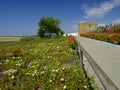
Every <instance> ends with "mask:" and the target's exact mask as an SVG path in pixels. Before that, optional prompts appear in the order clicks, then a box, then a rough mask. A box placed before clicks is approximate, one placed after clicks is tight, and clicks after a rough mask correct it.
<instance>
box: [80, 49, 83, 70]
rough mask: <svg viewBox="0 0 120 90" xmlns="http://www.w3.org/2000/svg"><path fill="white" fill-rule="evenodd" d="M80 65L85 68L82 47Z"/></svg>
mask: <svg viewBox="0 0 120 90" xmlns="http://www.w3.org/2000/svg"><path fill="white" fill-rule="evenodd" d="M80 67H81V69H83V52H82V50H81V49H80Z"/></svg>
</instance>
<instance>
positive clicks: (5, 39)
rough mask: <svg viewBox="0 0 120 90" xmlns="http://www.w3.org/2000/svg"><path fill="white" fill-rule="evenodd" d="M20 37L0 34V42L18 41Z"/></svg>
mask: <svg viewBox="0 0 120 90" xmlns="http://www.w3.org/2000/svg"><path fill="white" fill-rule="evenodd" d="M21 38H22V37H17V36H0V42H9V41H19V40H20V39H21Z"/></svg>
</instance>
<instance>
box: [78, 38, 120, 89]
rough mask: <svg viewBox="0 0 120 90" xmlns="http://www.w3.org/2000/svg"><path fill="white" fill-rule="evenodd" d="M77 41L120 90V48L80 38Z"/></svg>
mask: <svg viewBox="0 0 120 90" xmlns="http://www.w3.org/2000/svg"><path fill="white" fill-rule="evenodd" d="M76 41H77V43H79V44H80V45H81V46H82V48H84V50H85V51H86V52H87V53H88V54H89V55H90V56H91V57H92V59H93V60H94V61H95V62H96V63H97V65H99V67H100V68H101V70H102V71H103V72H104V73H105V75H107V77H108V78H109V79H110V80H111V81H112V83H113V84H114V85H115V86H116V87H117V88H116V90H120V46H119V45H113V44H109V43H106V42H101V41H97V40H93V39H88V38H84V37H79V36H78V37H76ZM106 90H108V89H106ZM109 90H112V89H109Z"/></svg>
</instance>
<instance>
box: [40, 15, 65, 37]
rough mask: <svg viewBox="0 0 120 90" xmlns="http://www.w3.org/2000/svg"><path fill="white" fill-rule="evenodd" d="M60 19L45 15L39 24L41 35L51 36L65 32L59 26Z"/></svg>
mask: <svg viewBox="0 0 120 90" xmlns="http://www.w3.org/2000/svg"><path fill="white" fill-rule="evenodd" d="M59 24H60V21H59V20H58V19H56V18H53V17H46V18H45V17H43V18H41V19H40V21H39V23H38V26H39V29H38V35H39V36H40V37H46V36H47V37H51V36H52V35H62V34H64V32H63V31H62V30H61V29H60V27H59Z"/></svg>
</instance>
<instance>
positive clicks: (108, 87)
mask: <svg viewBox="0 0 120 90" xmlns="http://www.w3.org/2000/svg"><path fill="white" fill-rule="evenodd" d="M75 41H76V51H77V53H78V55H79V58H80V67H81V68H82V69H84V64H83V59H84V58H83V55H84V56H85V57H86V59H87V61H88V63H89V64H90V66H91V67H92V70H93V71H94V73H95V74H96V76H97V78H98V80H99V82H100V83H101V85H102V86H103V90H119V89H118V88H117V87H116V86H115V84H114V83H113V82H112V81H111V79H110V78H109V77H108V76H107V75H106V74H105V73H104V71H103V70H102V69H101V67H100V66H99V65H98V64H97V63H96V62H95V60H94V59H93V58H92V56H90V55H89V52H88V51H86V50H85V49H84V47H83V46H82V45H81V42H80V41H79V40H78V39H76V40H75Z"/></svg>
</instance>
